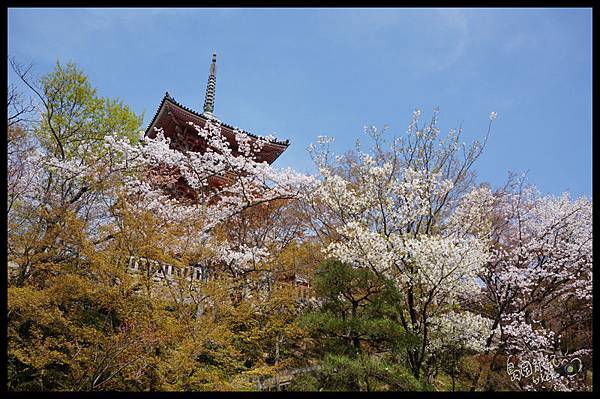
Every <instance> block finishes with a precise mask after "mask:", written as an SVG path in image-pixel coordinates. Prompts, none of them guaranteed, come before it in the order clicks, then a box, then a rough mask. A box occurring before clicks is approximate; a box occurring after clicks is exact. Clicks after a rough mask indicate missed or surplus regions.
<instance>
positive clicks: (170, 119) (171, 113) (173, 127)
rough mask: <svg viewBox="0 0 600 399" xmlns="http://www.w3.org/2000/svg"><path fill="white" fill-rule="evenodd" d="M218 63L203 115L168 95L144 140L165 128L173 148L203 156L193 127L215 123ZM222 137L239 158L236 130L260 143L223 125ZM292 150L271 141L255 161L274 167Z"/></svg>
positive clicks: (217, 182)
mask: <svg viewBox="0 0 600 399" xmlns="http://www.w3.org/2000/svg"><path fill="white" fill-rule="evenodd" d="M216 62H217V55H216V54H213V58H212V63H211V65H210V72H209V76H208V85H207V87H206V97H205V100H204V112H203V113H198V112H196V111H193V110H191V109H190V108H187V107H185V106H184V105H181V104H179V103H178V102H176V101H175V100H174V99H173V98H172V97H171V96H170V95H169V93H168V92H167V93H166V94H165V96H164V97H163V99H162V101H161V103H160V106H159V107H158V110H157V111H156V114H155V115H154V118H153V119H152V122H151V123H150V125H149V126H148V129H146V132H145V133H144V137H150V138H154V137H156V130H155V128H162V129H163V133H164V136H165V137H168V138H170V139H171V148H175V149H179V150H186V151H194V152H204V151H205V150H206V146H207V144H206V142H205V140H204V139H203V138H201V137H199V136H198V134H197V133H196V130H195V129H194V127H193V126H191V125H190V122H192V123H193V124H195V125H198V126H200V127H204V125H205V124H206V122H207V121H208V120H212V119H215V118H214V116H213V111H214V99H215V85H216V70H217V67H216ZM220 124H221V134H223V135H224V136H225V137H226V139H227V141H228V142H229V144H230V146H231V149H232V150H233V154H234V155H237V141H236V140H235V133H234V130H237V131H239V132H241V133H245V134H247V135H248V136H249V137H250V138H251V140H252V142H254V141H256V139H258V136H256V135H254V134H252V133H249V132H246V131H243V130H241V129H237V128H234V127H233V126H231V125H228V124H226V123H223V122H220ZM288 146H289V141H288V140H285V141H279V140H268V141H267V143H266V144H265V145H264V146H263V147H262V148H261V149H260V150H259V151H258V152H257V153H255V154H254V155H255V157H256V161H258V162H263V161H264V162H268V163H269V164H271V163H273V162H274V161H275V160H276V159H277V158H278V157H279V156H280V155H281V154H282V153H283V151H285V150H286V148H287V147H288ZM226 181H227V179H226V178H225V177H214V178H211V179H210V180H209V187H212V188H214V187H220V186H222V185H223V184H226ZM183 186H184V184H183V179H180V181H179V182H178V189H177V191H178V192H179V193H180V194H183V195H185V196H188V197H189V196H193V195H191V192H190V191H189V190H185V188H184V187H183Z"/></svg>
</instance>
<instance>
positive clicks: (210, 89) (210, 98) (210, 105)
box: [204, 53, 217, 116]
mask: <svg viewBox="0 0 600 399" xmlns="http://www.w3.org/2000/svg"><path fill="white" fill-rule="evenodd" d="M216 81H217V53H213V55H212V63H211V64H210V73H209V75H208V84H207V86H206V97H205V98H204V115H206V116H212V113H213V112H214V110H215V86H216Z"/></svg>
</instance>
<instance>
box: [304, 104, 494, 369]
mask: <svg viewBox="0 0 600 399" xmlns="http://www.w3.org/2000/svg"><path fill="white" fill-rule="evenodd" d="M419 117H420V111H415V113H414V115H413V120H412V122H411V124H410V125H409V128H408V130H407V132H406V135H404V136H402V137H395V138H394V139H393V140H392V142H391V143H390V144H389V145H388V144H387V143H386V141H385V137H384V135H383V132H380V131H378V130H377V129H375V128H369V129H367V133H368V134H369V136H370V137H371V138H372V139H373V140H374V146H373V149H372V151H370V152H368V151H363V150H362V149H361V147H360V144H358V145H357V149H356V150H355V151H354V152H351V153H349V154H346V155H345V156H338V157H336V158H335V160H334V161H332V159H331V157H332V155H331V154H330V152H329V150H328V144H329V143H330V141H328V140H326V139H323V140H321V142H320V144H321V145H320V147H318V148H313V149H312V151H313V157H314V159H315V161H316V162H317V165H318V166H319V170H320V175H321V179H320V180H319V182H318V184H317V186H316V189H315V194H316V195H315V196H314V198H310V197H309V198H308V200H307V205H306V208H307V209H310V210H311V211H312V212H315V214H316V215H317V217H316V222H315V223H314V224H313V227H315V230H316V231H317V233H318V234H320V236H321V237H322V239H323V242H324V243H325V245H326V252H327V254H328V255H329V256H331V257H333V258H336V259H339V260H340V261H343V262H345V263H348V264H351V265H353V266H354V267H363V268H369V269H371V270H373V271H374V272H375V273H377V274H378V275H379V276H381V278H383V279H389V280H392V281H393V282H394V283H395V284H396V285H397V286H398V287H399V288H400V291H401V292H402V293H403V294H404V296H403V301H402V303H398V304H396V305H397V306H398V307H399V308H400V309H401V317H400V318H401V322H402V325H403V327H404V328H405V329H406V331H409V332H411V333H413V334H415V335H417V336H419V337H420V338H421V345H420V347H419V348H418V349H415V350H410V351H409V352H408V353H407V359H408V363H409V364H410V367H411V369H412V372H413V374H414V375H415V376H416V377H419V376H420V375H421V374H422V372H423V368H424V366H425V365H426V364H427V361H428V360H429V359H432V356H433V354H434V351H435V345H433V343H432V342H433V336H434V335H435V334H434V330H435V329H434V325H436V323H438V322H439V320H442V319H443V318H444V315H447V314H449V313H448V312H450V311H452V310H453V308H455V307H457V306H460V303H461V299H462V298H464V297H468V296H470V295H473V294H475V293H477V292H479V291H480V290H481V287H480V285H479V284H478V279H477V273H478V271H479V270H480V269H481V268H482V267H483V265H484V264H485V262H486V261H487V260H488V258H489V253H488V251H487V245H486V242H485V241H484V240H482V239H480V238H479V236H478V234H476V233H477V232H478V231H479V230H483V229H485V226H484V225H483V221H485V218H484V217H483V216H480V215H479V214H478V212H479V208H475V207H473V206H471V203H470V202H469V201H463V200H462V197H463V196H464V194H465V193H467V192H469V191H470V190H471V189H472V187H471V185H472V181H473V177H474V176H473V173H472V171H471V166H472V165H473V163H474V162H475V160H476V159H477V158H478V156H479V155H480V154H481V151H482V150H483V147H484V145H485V142H484V143H483V144H480V143H479V142H475V143H473V144H472V145H471V146H469V147H467V146H466V145H465V144H462V145H460V144H459V140H460V133H461V131H460V129H459V130H458V131H454V130H452V131H450V132H449V134H448V135H447V136H446V137H442V138H440V137H439V131H440V130H439V128H438V127H437V110H435V111H434V114H433V117H432V119H431V121H430V122H429V123H427V124H426V125H425V126H422V127H419ZM493 119H495V115H492V116H490V125H489V127H488V134H489V128H490V127H491V123H492V121H493ZM465 219H467V220H468V223H464V220H465ZM447 320H448V322H453V321H456V320H454V319H452V318H448V319H447ZM478 325H481V326H483V325H486V324H485V323H476V324H473V327H474V328H476V327H477V326H478ZM488 327H489V326H488ZM488 331H489V328H485V329H483V328H482V330H480V331H474V334H479V335H480V336H483V335H485V334H486V333H487V332H488ZM431 370H432V367H431V362H430V363H429V364H427V367H426V370H425V371H426V372H428V374H430V372H431Z"/></svg>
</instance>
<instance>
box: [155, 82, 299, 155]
mask: <svg viewBox="0 0 600 399" xmlns="http://www.w3.org/2000/svg"><path fill="white" fill-rule="evenodd" d="M165 101H169V102H170V103H171V104H173V105H175V106H176V107H179V108H181V109H184V110H186V111H187V112H189V113H191V114H193V115H195V116H197V117H199V118H202V119H204V120H208V118H206V117H205V116H204V115H202V114H200V113H198V112H196V111H194V110H192V109H190V108H188V107H186V106H185V105H182V104H180V103H178V102H177V101H175V99H174V98H173V97H171V95H169V92H166V93H165V96H164V97H163V99H162V101H161V102H160V105H159V106H158V109H157V110H156V112H155V114H154V117H153V118H152V121H151V122H150V124H149V125H148V128H146V132H145V133H144V136H146V135H147V134H148V132H149V131H150V128H151V127H152V125H154V122H155V121H156V118H157V117H158V114H159V113H160V110H161V109H162V107H163V105H164V103H165ZM220 123H221V126H224V127H226V128H229V129H231V130H238V131H240V132H241V133H245V134H247V135H248V136H250V137H254V138H262V139H265V138H264V137H260V136H257V135H256V134H252V133H250V132H246V131H244V130H242V129H239V128H236V127H234V126H231V125H228V124H227V123H224V122H220ZM268 141H269V142H270V143H272V144H278V145H281V146H285V147H288V146H289V145H290V141H289V140H277V139H274V140H268Z"/></svg>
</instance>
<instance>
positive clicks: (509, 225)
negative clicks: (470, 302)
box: [479, 176, 592, 389]
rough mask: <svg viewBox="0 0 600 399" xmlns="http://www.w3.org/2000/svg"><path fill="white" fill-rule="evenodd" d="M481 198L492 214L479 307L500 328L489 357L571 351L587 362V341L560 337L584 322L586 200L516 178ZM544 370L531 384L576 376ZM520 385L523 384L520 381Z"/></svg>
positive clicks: (529, 358) (588, 281)
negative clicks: (547, 192)
mask: <svg viewBox="0 0 600 399" xmlns="http://www.w3.org/2000/svg"><path fill="white" fill-rule="evenodd" d="M480 194H481V193H480ZM485 197H486V199H485V200H484V201H482V202H485V203H487V207H488V214H490V215H492V217H491V218H490V221H491V223H492V226H493V227H492V229H491V231H490V240H489V242H490V244H491V247H490V254H491V256H490V259H489V261H488V262H487V263H486V267H485V268H484V269H483V270H482V272H481V273H480V274H479V276H480V278H481V280H482V281H483V282H484V287H485V291H484V292H485V294H484V301H483V302H484V303H486V304H487V306H485V307H484V308H485V309H486V311H485V313H486V315H487V316H488V317H490V318H491V319H492V320H494V324H493V326H494V328H495V327H497V326H499V327H500V328H499V329H497V330H495V331H494V334H496V335H497V339H498V341H499V342H500V343H501V344H500V345H499V346H498V351H497V352H495V353H496V357H497V356H498V355H500V354H504V355H511V356H512V358H513V360H514V361H517V360H518V359H523V361H524V362H532V363H536V364H540V365H548V364H551V363H552V362H551V357H562V356H564V355H565V354H566V353H567V352H570V353H571V355H572V356H576V355H573V353H577V354H578V355H580V357H581V358H582V359H584V360H585V363H587V364H589V362H590V360H591V359H590V358H589V355H590V354H591V349H592V348H591V340H589V339H588V340H587V342H586V340H583V341H582V340H578V341H577V342H573V340H572V339H571V340H570V341H571V342H567V341H563V342H561V336H562V337H566V336H567V335H569V336H573V335H574V334H575V335H577V334H579V333H580V331H581V330H583V331H589V330H590V328H591V318H592V311H591V309H592V302H591V301H592V203H591V201H590V200H588V199H586V198H579V199H576V200H571V199H570V197H569V195H568V194H563V195H562V196H559V197H556V196H552V195H546V196H543V195H541V194H540V193H539V191H537V190H536V189H535V188H534V187H533V186H531V185H526V184H525V180H524V178H516V177H515V176H513V177H511V179H510V180H509V183H508V184H507V185H506V187H505V188H504V189H502V190H498V192H497V193H496V194H495V195H494V196H493V202H491V203H490V199H492V196H491V193H490V192H489V191H488V192H487V193H485ZM480 202H481V201H480ZM490 205H491V206H490ZM490 212H491V213H490ZM578 330H579V331H578ZM492 337H493V335H491V336H490V337H489V340H488V344H491V341H492ZM575 345H580V346H579V347H574V346H575ZM540 367H542V366H540ZM546 374H547V376H546V377H545V378H544V379H545V380H546V381H544V380H543V381H541V382H540V381H539V379H538V381H530V382H533V384H531V385H530V387H531V388H534V389H539V388H548V389H568V388H569V387H571V388H574V387H575V386H576V385H577V384H576V381H579V380H575V379H570V378H559V377H561V376H560V375H558V374H557V371H556V370H554V369H553V368H551V367H549V370H548V371H547V373H546ZM579 382H580V381H579ZM521 385H522V386H525V385H527V384H526V383H525V379H524V380H523V381H521Z"/></svg>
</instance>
